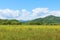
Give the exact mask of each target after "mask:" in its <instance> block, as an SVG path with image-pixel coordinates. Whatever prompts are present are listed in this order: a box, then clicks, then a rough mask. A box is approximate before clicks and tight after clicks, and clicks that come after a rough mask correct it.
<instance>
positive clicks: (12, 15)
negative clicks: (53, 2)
mask: <svg viewBox="0 0 60 40" xmlns="http://www.w3.org/2000/svg"><path fill="white" fill-rule="evenodd" d="M48 15H54V16H60V10H59V11H56V10H53V11H50V10H49V9H48V8H35V9H32V12H30V11H28V10H26V9H22V10H21V11H20V10H11V9H0V19H17V20H33V19H36V18H43V17H46V16H48Z"/></svg>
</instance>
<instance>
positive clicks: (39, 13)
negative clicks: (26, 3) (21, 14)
mask: <svg viewBox="0 0 60 40" xmlns="http://www.w3.org/2000/svg"><path fill="white" fill-rule="evenodd" d="M48 12H49V10H48V8H35V9H33V10H32V16H34V17H35V18H40V17H45V16H47V15H48V14H47V13H48Z"/></svg>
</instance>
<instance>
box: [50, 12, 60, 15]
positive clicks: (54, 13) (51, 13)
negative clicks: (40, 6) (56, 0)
mask: <svg viewBox="0 0 60 40" xmlns="http://www.w3.org/2000/svg"><path fill="white" fill-rule="evenodd" d="M49 14H50V15H54V16H60V11H50V12H49Z"/></svg>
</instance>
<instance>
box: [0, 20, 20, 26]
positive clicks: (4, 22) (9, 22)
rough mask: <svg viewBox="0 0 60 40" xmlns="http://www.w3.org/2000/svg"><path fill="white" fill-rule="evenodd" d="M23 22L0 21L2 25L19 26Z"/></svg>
mask: <svg viewBox="0 0 60 40" xmlns="http://www.w3.org/2000/svg"><path fill="white" fill-rule="evenodd" d="M19 24H21V22H19V21H18V20H8V19H5V20H3V19H0V25H19Z"/></svg>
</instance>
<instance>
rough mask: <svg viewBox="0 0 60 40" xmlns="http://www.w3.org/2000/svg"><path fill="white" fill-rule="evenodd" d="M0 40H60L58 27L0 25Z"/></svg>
mask: <svg viewBox="0 0 60 40" xmlns="http://www.w3.org/2000/svg"><path fill="white" fill-rule="evenodd" d="M0 40H60V25H56V26H49V25H48V26H46V25H41V26H40V25H0Z"/></svg>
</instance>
